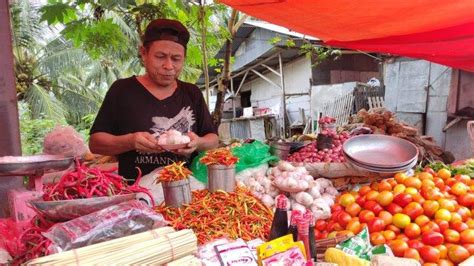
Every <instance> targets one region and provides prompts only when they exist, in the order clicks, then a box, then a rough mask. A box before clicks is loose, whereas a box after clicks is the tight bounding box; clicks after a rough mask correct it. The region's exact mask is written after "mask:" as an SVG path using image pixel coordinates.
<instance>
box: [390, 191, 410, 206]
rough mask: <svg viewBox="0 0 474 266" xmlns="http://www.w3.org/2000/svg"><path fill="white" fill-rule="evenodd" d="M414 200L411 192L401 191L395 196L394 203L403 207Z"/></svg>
mask: <svg viewBox="0 0 474 266" xmlns="http://www.w3.org/2000/svg"><path fill="white" fill-rule="evenodd" d="M412 201H413V197H412V196H411V195H410V194H406V193H400V194H398V195H396V196H395V197H394V198H393V203H395V204H398V205H399V206H401V207H405V206H407V205H408V203H410V202H412Z"/></svg>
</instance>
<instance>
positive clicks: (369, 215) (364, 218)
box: [359, 210, 375, 223]
mask: <svg viewBox="0 0 474 266" xmlns="http://www.w3.org/2000/svg"><path fill="white" fill-rule="evenodd" d="M374 218H375V214H374V213H373V212H372V211H369V210H362V211H361V212H360V213H359V221H360V222H361V223H368V222H370V221H371V220H372V219H374Z"/></svg>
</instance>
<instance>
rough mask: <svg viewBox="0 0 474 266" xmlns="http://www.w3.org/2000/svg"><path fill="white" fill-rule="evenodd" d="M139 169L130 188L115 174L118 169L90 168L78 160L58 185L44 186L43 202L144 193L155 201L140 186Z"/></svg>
mask: <svg viewBox="0 0 474 266" xmlns="http://www.w3.org/2000/svg"><path fill="white" fill-rule="evenodd" d="M137 169H138V177H137V178H136V181H135V183H134V184H133V185H131V186H129V185H128V184H127V182H126V179H124V178H123V177H122V176H120V175H117V174H115V173H114V172H115V170H116V169H110V170H100V169H99V168H88V167H87V166H85V165H83V164H81V163H80V162H79V161H77V160H76V167H75V169H74V170H73V171H69V172H66V173H65V174H64V175H63V176H62V177H61V178H60V179H59V181H58V182H57V183H51V184H45V185H44V186H43V192H44V194H43V200H45V201H57V200H72V199H85V198H92V197H103V196H115V195H125V194H130V193H139V192H143V193H146V194H147V195H148V196H149V197H150V199H151V200H152V201H153V197H152V195H151V194H150V191H149V190H148V189H146V188H144V187H141V186H139V182H140V179H141V177H142V175H141V171H140V169H139V168H137ZM153 204H154V202H153Z"/></svg>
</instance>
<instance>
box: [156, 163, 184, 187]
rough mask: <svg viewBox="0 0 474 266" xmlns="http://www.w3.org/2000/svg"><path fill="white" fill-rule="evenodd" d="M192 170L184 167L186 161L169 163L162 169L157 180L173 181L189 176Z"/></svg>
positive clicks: (157, 181)
mask: <svg viewBox="0 0 474 266" xmlns="http://www.w3.org/2000/svg"><path fill="white" fill-rule="evenodd" d="M191 174H192V172H191V171H190V170H189V169H188V168H186V167H184V162H178V163H172V164H170V165H167V166H165V167H164V168H163V170H161V171H160V174H159V175H158V178H157V179H156V180H155V182H156V183H159V182H172V181H179V180H183V179H186V178H188V177H189V176H190V175H191Z"/></svg>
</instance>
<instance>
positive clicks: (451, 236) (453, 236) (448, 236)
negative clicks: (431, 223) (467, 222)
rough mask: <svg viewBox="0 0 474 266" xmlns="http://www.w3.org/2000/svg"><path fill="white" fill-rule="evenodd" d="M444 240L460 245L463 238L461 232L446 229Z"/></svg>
mask: <svg viewBox="0 0 474 266" xmlns="http://www.w3.org/2000/svg"><path fill="white" fill-rule="evenodd" d="M443 235H444V240H445V241H446V242H449V243H458V242H459V239H461V236H460V235H459V232H458V231H456V230H453V229H446V230H444V232H443Z"/></svg>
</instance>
